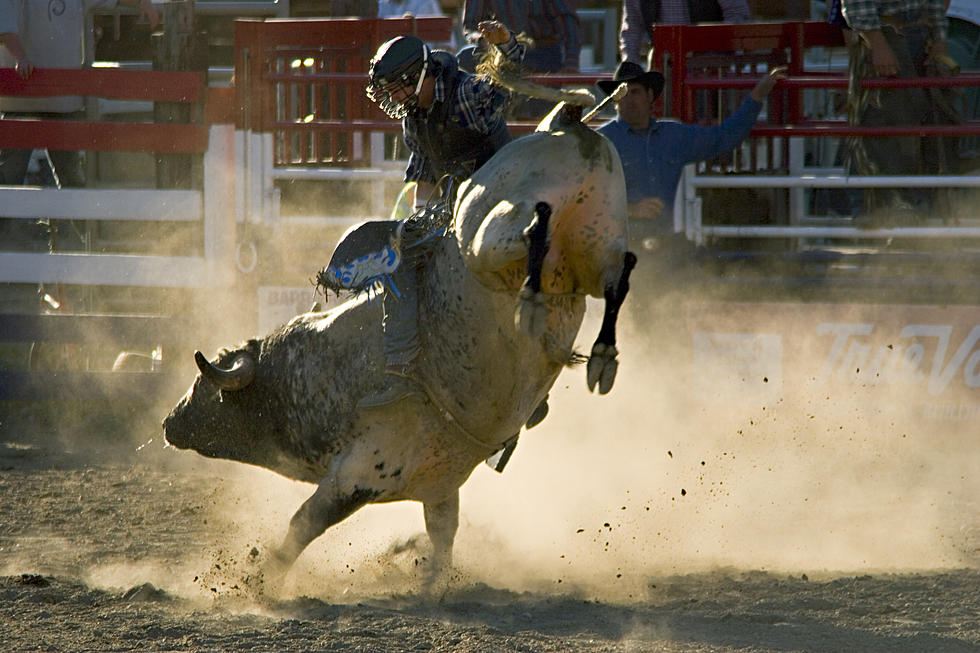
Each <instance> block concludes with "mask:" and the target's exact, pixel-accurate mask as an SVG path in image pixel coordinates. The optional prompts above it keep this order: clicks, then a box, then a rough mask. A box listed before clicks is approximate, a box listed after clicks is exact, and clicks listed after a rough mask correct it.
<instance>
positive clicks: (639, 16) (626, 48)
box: [619, 0, 752, 66]
mask: <svg viewBox="0 0 980 653" xmlns="http://www.w3.org/2000/svg"><path fill="white" fill-rule="evenodd" d="M642 2H643V0H623V23H622V26H621V27H620V30H619V52H620V55H621V56H622V59H623V60H624V61H632V62H633V63H636V64H640V65H641V66H642V65H643V58H642V57H641V56H640V50H641V49H642V48H643V43H644V41H645V40H646V39H647V37H648V36H649V35H650V33H651V32H652V31H653V29H652V28H653V26H652V25H644V24H643V9H642V8H641V3H642ZM718 5H719V6H720V7H721V15H722V17H723V18H724V21H725V22H726V23H747V22H749V20H750V19H751V18H752V16H751V14H750V13H749V5H748V3H747V2H746V0H718ZM659 14H660V15H659V16H657V23H659V24H661V25H687V24H688V23H690V22H691V15H690V12H689V10H688V6H687V0H661V1H660V12H659Z"/></svg>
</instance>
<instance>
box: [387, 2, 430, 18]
mask: <svg viewBox="0 0 980 653" xmlns="http://www.w3.org/2000/svg"><path fill="white" fill-rule="evenodd" d="M442 15H444V14H443V12H442V7H440V6H439V3H438V2H436V0H378V18H402V17H404V16H415V17H416V18H426V17H433V16H442Z"/></svg>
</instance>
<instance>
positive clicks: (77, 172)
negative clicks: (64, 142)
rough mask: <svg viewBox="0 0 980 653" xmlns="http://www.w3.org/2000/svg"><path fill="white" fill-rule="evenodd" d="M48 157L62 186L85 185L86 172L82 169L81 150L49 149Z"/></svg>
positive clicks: (59, 184) (76, 186)
mask: <svg viewBox="0 0 980 653" xmlns="http://www.w3.org/2000/svg"><path fill="white" fill-rule="evenodd" d="M48 158H49V159H50V160H51V167H52V168H53V169H54V174H55V176H56V177H57V178H58V186H59V187H60V188H84V187H85V173H84V172H83V171H82V157H81V154H80V153H79V152H75V151H73V150H48Z"/></svg>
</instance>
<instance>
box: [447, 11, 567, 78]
mask: <svg viewBox="0 0 980 653" xmlns="http://www.w3.org/2000/svg"><path fill="white" fill-rule="evenodd" d="M573 3H574V0H567V1H566V0H466V5H465V6H464V7H463V31H464V32H465V33H466V35H467V40H470V41H476V40H478V39H479V36H480V30H479V29H478V28H477V25H479V24H480V21H481V20H491V19H492V20H499V21H500V22H501V23H503V24H504V25H506V26H507V27H509V28H510V29H512V30H514V32H515V33H517V34H527V35H528V36H529V37H531V38H532V39H534V40H535V41H539V42H540V43H542V44H546V43H549V42H550V43H561V44H563V45H564V46H565V63H564V66H565V67H566V68H574V69H575V70H578V60H579V51H580V50H581V49H582V36H581V26H580V25H579V21H578V14H576V13H575V11H574V9H573Z"/></svg>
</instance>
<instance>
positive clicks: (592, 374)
mask: <svg viewBox="0 0 980 653" xmlns="http://www.w3.org/2000/svg"><path fill="white" fill-rule="evenodd" d="M635 266H636V254H634V253H633V252H626V255H625V256H624V257H623V272H622V274H621V275H620V276H619V282H618V283H617V284H616V285H615V286H613V285H609V286H606V288H605V290H604V292H603V295H604V296H605V299H606V310H605V312H604V313H603V315H602V326H601V327H600V328H599V336H598V337H597V338H596V340H595V344H593V345H592V355H591V356H589V362H588V365H586V381H587V382H588V384H589V391H590V392H591V391H593V390H595V388H596V385H597V384H598V386H599V394H601V395H604V394H606V393H607V392H609V391H610V390H612V387H613V382H614V381H615V380H616V371H617V370H618V369H619V362H618V361H617V360H616V355H617V354H618V353H619V352H617V351H616V318H617V317H619V307H620V306H622V305H623V300H625V299H626V293H628V292H629V289H630V282H629V278H630V272H632V270H633V268H634V267H635Z"/></svg>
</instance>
